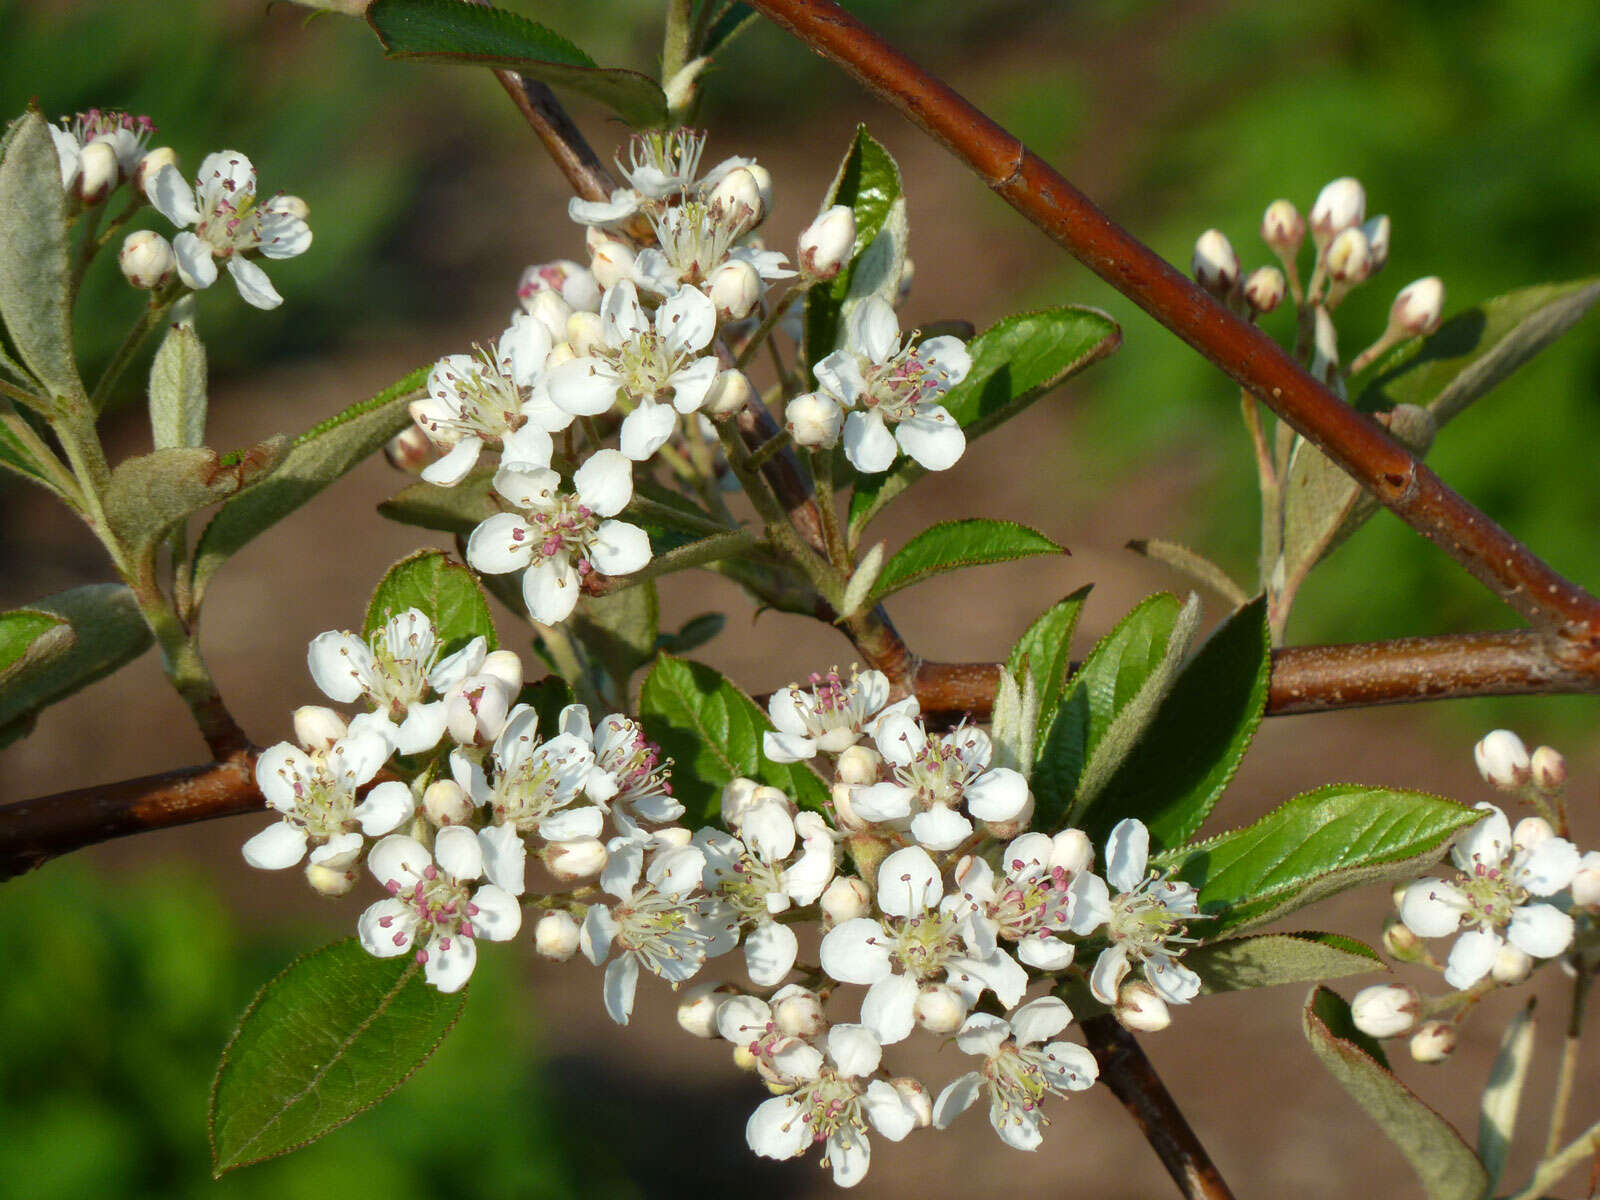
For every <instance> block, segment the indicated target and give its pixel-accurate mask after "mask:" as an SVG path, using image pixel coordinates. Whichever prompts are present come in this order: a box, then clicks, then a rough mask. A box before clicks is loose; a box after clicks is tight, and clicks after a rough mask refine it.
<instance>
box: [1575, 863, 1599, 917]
mask: <svg viewBox="0 0 1600 1200" xmlns="http://www.w3.org/2000/svg"><path fill="white" fill-rule="evenodd" d="M1569 886H1570V887H1571V889H1572V903H1573V904H1575V905H1576V906H1577V907H1579V908H1595V907H1597V906H1600V850H1591V851H1589V853H1587V854H1585V855H1584V856H1583V857H1582V858H1581V859H1579V860H1578V873H1577V874H1576V875H1574V876H1573V877H1572V883H1571V884H1570V885H1569Z"/></svg>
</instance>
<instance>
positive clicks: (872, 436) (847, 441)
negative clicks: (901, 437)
mask: <svg viewBox="0 0 1600 1200" xmlns="http://www.w3.org/2000/svg"><path fill="white" fill-rule="evenodd" d="M898 450H899V448H898V447H897V446H896V444H895V440H894V435H893V434H892V433H890V432H889V427H888V426H887V425H885V424H884V423H883V418H882V417H881V416H879V415H878V413H877V411H876V410H873V411H870V412H860V411H857V412H853V413H851V414H850V415H849V416H847V417H846V418H845V419H844V456H845V457H846V458H848V459H849V460H850V465H851V466H852V467H854V468H855V469H856V470H858V471H860V472H861V473H862V474H864V475H876V474H878V473H879V472H880V471H887V470H888V469H889V468H890V467H891V466H893V465H894V458H895V455H896V453H898Z"/></svg>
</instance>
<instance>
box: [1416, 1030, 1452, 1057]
mask: <svg viewBox="0 0 1600 1200" xmlns="http://www.w3.org/2000/svg"><path fill="white" fill-rule="evenodd" d="M1455 1048H1456V1027H1455V1026H1454V1025H1452V1024H1450V1022H1448V1021H1425V1022H1423V1024H1422V1028H1420V1029H1418V1030H1417V1031H1416V1033H1414V1034H1412V1035H1411V1057H1412V1058H1414V1059H1416V1060H1417V1061H1418V1062H1419V1063H1437V1062H1443V1061H1444V1060H1445V1059H1447V1058H1449V1057H1450V1053H1451V1051H1453V1050H1454V1049H1455Z"/></svg>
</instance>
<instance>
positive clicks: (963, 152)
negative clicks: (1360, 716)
mask: <svg viewBox="0 0 1600 1200" xmlns="http://www.w3.org/2000/svg"><path fill="white" fill-rule="evenodd" d="M752 4H753V5H754V7H755V8H757V9H759V10H760V11H761V12H763V13H765V14H766V15H767V16H768V17H770V18H771V19H772V20H774V21H776V22H777V23H778V24H779V25H781V26H783V27H784V28H786V29H788V30H789V31H790V32H791V33H793V34H794V35H795V36H796V37H798V38H799V39H800V40H801V41H803V42H804V43H805V44H806V45H808V46H810V47H811V48H812V49H813V50H816V51H817V52H819V53H821V54H822V55H824V56H825V57H827V58H830V59H832V60H833V61H834V62H836V63H838V64H839V65H841V66H843V67H844V68H845V69H846V70H847V71H849V72H850V73H851V74H853V75H854V76H855V77H856V78H857V79H859V80H861V82H863V83H865V84H866V85H867V86H868V87H870V88H872V90H873V91H875V92H877V93H878V95H880V96H881V97H883V98H884V99H885V100H886V101H888V102H889V103H890V104H892V105H894V106H895V107H896V108H898V109H899V110H900V111H901V112H902V113H903V114H905V115H906V116H907V117H909V118H910V119H911V120H912V121H914V122H916V123H917V124H918V125H920V126H921V127H922V128H923V129H924V130H925V131H926V132H927V133H929V134H931V135H932V136H933V137H934V138H935V139H937V140H938V141H939V142H941V143H943V144H944V145H945V147H946V148H948V149H949V150H950V151H951V152H952V153H953V154H955V155H956V156H957V157H958V158H960V159H961V160H962V161H963V162H965V163H966V164H967V165H968V166H970V167H971V168H972V169H973V170H974V171H976V172H977V173H978V175H979V177H980V178H982V179H983V181H984V182H985V183H987V184H988V185H989V186H990V187H991V188H993V189H994V190H995V191H996V192H998V193H999V194H1000V195H1001V196H1002V197H1003V198H1004V199H1005V200H1006V201H1007V202H1008V203H1009V204H1010V205H1011V206H1012V207H1013V208H1015V209H1016V210H1017V211H1018V212H1020V213H1021V214H1022V215H1023V216H1025V217H1027V218H1028V219H1029V220H1030V221H1032V222H1033V223H1034V224H1035V225H1037V226H1038V227H1039V228H1040V229H1042V230H1043V231H1044V232H1045V233H1046V234H1047V235H1048V236H1049V237H1050V238H1052V239H1053V240H1054V241H1055V242H1057V243H1058V244H1060V245H1061V246H1063V247H1064V248H1065V249H1067V250H1068V251H1070V252H1071V253H1072V254H1073V256H1074V257H1076V258H1078V259H1079V260H1080V261H1081V262H1083V263H1084V265H1085V266H1087V267H1089V268H1090V269H1091V270H1092V271H1094V272H1095V273H1096V274H1097V275H1099V276H1100V277H1101V278H1102V279H1104V280H1106V281H1107V282H1108V283H1110V284H1111V285H1112V286H1113V287H1115V288H1116V289H1117V290H1118V291H1119V292H1121V293H1122V294H1123V295H1125V296H1127V297H1128V298H1129V299H1130V300H1132V301H1133V302H1134V303H1136V304H1138V305H1139V307H1141V308H1143V309H1144V310H1145V311H1146V312H1148V313H1149V314H1150V315H1151V316H1153V317H1155V319H1156V320H1158V321H1160V322H1161V323H1162V324H1163V325H1165V326H1166V327H1167V328H1168V329H1170V330H1172V331H1173V332H1174V333H1176V334H1177V335H1178V336H1179V337H1181V338H1183V340H1184V341H1186V342H1188V343H1189V344H1190V345H1191V346H1193V347H1194V348H1195V349H1196V350H1198V351H1199V352H1200V353H1201V354H1203V355H1205V356H1206V357H1207V358H1209V359H1210V360H1211V361H1212V362H1214V363H1215V364H1216V365H1217V366H1219V367H1220V368H1222V370H1223V371H1225V372H1227V374H1229V375H1231V376H1232V377H1233V378H1234V379H1235V380H1237V381H1238V382H1239V383H1240V384H1241V385H1242V386H1243V387H1245V388H1246V389H1248V390H1249V391H1250V392H1251V393H1252V394H1254V395H1255V396H1257V397H1258V398H1259V399H1260V400H1261V401H1262V402H1263V403H1264V404H1266V405H1267V406H1268V407H1269V408H1271V409H1272V410H1273V411H1274V412H1276V413H1277V414H1278V415H1279V416H1280V417H1282V418H1283V419H1284V420H1285V421H1287V422H1288V423H1289V424H1290V425H1291V426H1293V427H1294V428H1295V429H1296V430H1298V431H1299V432H1300V433H1301V434H1302V435H1304V436H1305V437H1306V438H1308V439H1309V440H1310V441H1312V442H1313V443H1315V444H1316V445H1317V446H1318V447H1320V448H1321V449H1322V450H1323V451H1324V452H1325V453H1326V454H1327V455H1328V456H1329V457H1330V458H1332V459H1333V460H1334V461H1335V462H1336V463H1338V464H1339V466H1340V468H1342V469H1343V470H1344V471H1346V472H1347V473H1348V474H1349V475H1350V476H1351V477H1352V478H1353V479H1355V480H1356V481H1357V482H1359V483H1360V484H1361V485H1362V486H1363V487H1365V488H1366V489H1367V490H1368V491H1370V492H1371V493H1372V494H1373V496H1375V497H1376V498H1377V499H1378V500H1379V501H1381V502H1382V503H1383V504H1385V505H1387V506H1388V507H1389V508H1390V509H1392V510H1393V511H1394V512H1395V514H1396V515H1397V516H1399V517H1400V518H1401V520H1403V521H1405V522H1406V523H1407V524H1408V525H1410V526H1411V527H1412V528H1414V529H1416V530H1417V531H1418V532H1419V533H1421V534H1422V535H1423V536H1425V537H1427V538H1428V539H1430V540H1431V541H1433V542H1435V543H1436V544H1438V545H1439V546H1440V547H1441V548H1442V549H1444V550H1445V552H1446V553H1448V554H1449V555H1450V556H1451V557H1452V558H1454V559H1455V560H1456V561H1457V562H1458V563H1460V564H1461V565H1462V566H1463V567H1465V568H1466V569H1467V570H1468V571H1469V572H1471V573H1472V575H1473V576H1475V577H1476V578H1477V579H1478V580H1479V581H1480V582H1481V583H1483V584H1484V585H1485V586H1486V587H1488V588H1489V589H1490V590H1492V591H1493V592H1494V593H1495V595H1496V596H1498V597H1499V598H1500V599H1501V600H1503V601H1504V602H1505V603H1506V604H1508V605H1510V606H1511V607H1512V608H1513V609H1515V610H1516V611H1517V612H1518V613H1519V614H1521V615H1522V616H1523V617H1524V618H1525V619H1526V620H1527V621H1528V622H1529V623H1530V624H1532V625H1533V626H1534V627H1535V628H1536V629H1540V630H1544V631H1550V632H1552V633H1554V634H1556V635H1558V637H1557V639H1556V642H1555V644H1554V645H1553V646H1552V652H1553V653H1554V654H1555V655H1556V656H1557V657H1558V658H1560V659H1562V660H1563V661H1564V662H1566V663H1568V664H1569V665H1571V666H1572V667H1573V668H1574V669H1576V670H1580V671H1586V672H1594V673H1597V674H1600V601H1597V600H1596V599H1595V598H1594V597H1592V596H1590V595H1589V594H1588V593H1587V592H1585V591H1584V590H1583V589H1582V588H1579V587H1577V586H1576V585H1574V584H1572V583H1570V582H1568V581H1567V580H1566V579H1564V578H1562V577H1561V576H1560V575H1559V574H1557V573H1556V572H1555V571H1554V570H1552V569H1551V568H1550V567H1549V566H1547V565H1546V564H1545V563H1544V562H1542V561H1541V560H1540V559H1539V558H1538V557H1536V556H1535V555H1534V554H1532V553H1531V552H1530V551H1529V550H1528V549H1527V548H1526V547H1525V546H1523V545H1522V544H1521V543H1520V542H1518V541H1517V540H1516V539H1515V538H1513V537H1511V536H1510V535H1509V534H1508V533H1506V531H1505V530H1503V529H1501V528H1500V527H1499V526H1498V525H1496V524H1495V523H1494V522H1493V521H1491V520H1489V518H1488V517H1486V516H1484V515H1483V514H1482V513H1480V512H1479V511H1478V510H1477V509H1475V508H1473V507H1472V505H1470V504H1468V503H1467V502H1466V501H1465V500H1463V499H1462V498H1461V497H1460V496H1458V495H1457V494H1456V493H1455V492H1453V491H1451V490H1450V489H1449V488H1448V487H1446V486H1445V484H1444V483H1443V481H1442V480H1440V479H1439V477H1438V476H1437V475H1435V474H1434V473H1433V472H1432V471H1431V470H1429V469H1428V468H1427V467H1425V466H1423V465H1422V464H1421V463H1419V462H1418V461H1417V460H1416V459H1415V458H1414V457H1413V456H1412V455H1411V453H1410V452H1409V451H1407V450H1406V449H1405V448H1404V447H1403V446H1401V445H1400V444H1399V443H1398V442H1396V441H1395V440H1394V439H1392V438H1391V437H1389V435H1388V434H1387V433H1385V432H1384V431H1383V430H1382V429H1380V428H1379V427H1378V426H1377V425H1376V424H1375V423H1373V422H1372V421H1370V420H1369V419H1368V418H1366V417H1365V416H1363V415H1362V414H1360V413H1358V412H1356V411H1355V410H1354V409H1352V408H1351V407H1350V406H1349V405H1347V404H1345V403H1344V402H1342V401H1341V400H1340V399H1339V398H1338V397H1337V396H1335V395H1334V394H1333V393H1332V392H1330V391H1329V390H1328V389H1327V388H1325V387H1323V386H1322V385H1321V384H1319V383H1318V382H1317V381H1316V380H1314V379H1312V378H1311V376H1310V375H1308V374H1306V372H1305V371H1303V370H1302V369H1301V368H1300V366H1299V365H1298V364H1297V363H1296V362H1295V361H1294V360H1293V359H1292V358H1291V357H1290V356H1289V355H1288V354H1287V353H1286V352H1285V351H1284V350H1283V349H1282V348H1281V347H1279V346H1278V344H1277V343H1276V342H1274V341H1272V340H1271V339H1270V338H1268V337H1267V336H1266V335H1265V334H1263V333H1261V332H1260V331H1259V330H1257V329H1255V328H1254V327H1252V326H1251V325H1249V324H1247V323H1246V322H1244V321H1242V320H1240V319H1239V318H1238V317H1236V316H1234V315H1233V314H1232V313H1230V312H1229V311H1228V310H1227V309H1226V308H1224V307H1223V306H1222V305H1221V304H1219V303H1217V302H1216V301H1215V300H1213V299H1212V298H1211V297H1210V296H1208V295H1207V294H1206V293H1205V292H1203V291H1201V290H1200V289H1199V288H1198V287H1196V286H1195V285H1194V284H1192V283H1191V282H1190V281H1189V280H1188V279H1186V278H1185V277H1184V276H1183V275H1182V274H1181V273H1180V272H1178V271H1177V270H1175V269H1174V268H1173V267H1172V266H1170V265H1169V264H1168V263H1167V262H1165V261H1164V260H1163V259H1162V258H1161V257H1160V256H1159V255H1157V254H1156V253H1155V252H1154V251H1152V250H1151V249H1150V248H1149V247H1148V246H1145V245H1144V244H1143V243H1142V242H1140V241H1139V240H1138V239H1137V238H1135V237H1133V236H1132V235H1131V234H1129V233H1128V232H1127V231H1126V230H1124V229H1123V228H1122V227H1121V226H1119V225H1118V224H1117V223H1116V222H1115V221H1113V220H1111V218H1110V217H1108V216H1107V215H1106V214H1105V213H1103V212H1101V211H1100V210H1099V209H1098V208H1096V207H1095V205H1094V204H1093V203H1092V202H1091V201H1090V200H1089V199H1088V198H1087V197H1086V196H1084V195H1083V193H1081V192H1079V191H1078V190H1077V189H1076V188H1074V187H1073V186H1072V185H1071V184H1070V183H1068V182H1067V180H1066V179H1064V178H1063V177H1062V176H1061V175H1059V174H1058V173H1057V172H1056V171H1054V170H1053V169H1051V168H1050V167H1049V166H1048V165H1047V164H1045V163H1044V162H1043V161H1042V160H1041V159H1039V158H1038V157H1037V156H1036V155H1034V154H1033V153H1032V152H1031V151H1029V150H1028V149H1027V147H1026V146H1024V145H1023V144H1022V143H1021V142H1020V141H1018V140H1017V139H1016V138H1015V137H1013V136H1012V135H1011V134H1010V133H1007V132H1006V131H1005V130H1004V129H1002V128H1001V127H1000V126H999V125H997V124H996V123H995V122H994V121H992V120H990V119H989V118H988V117H987V116H985V115H984V114H983V113H982V112H980V111H979V110H978V109H977V108H975V107H974V106H973V105H972V104H970V103H969V102H968V101H966V100H965V99H963V98H962V97H961V96H960V95H959V94H957V93H956V92H955V91H954V90H953V89H951V88H950V87H949V86H948V85H946V84H945V83H943V82H941V81H940V80H938V79H936V78H934V77H933V76H931V75H929V74H928V73H927V72H926V71H923V70H922V69H921V68H920V67H918V66H917V65H916V64H915V63H913V62H912V61H911V60H910V59H908V58H906V57H905V56H904V55H902V54H901V53H900V52H899V51H897V50H895V49H894V48H893V47H892V46H890V45H889V44H888V43H886V42H885V41H883V40H882V39H881V38H879V37H878V36H877V35H876V34H874V33H873V32H872V31H871V30H869V29H868V28H867V27H866V26H864V25H862V24H861V23H860V22H859V21H857V20H855V18H853V17H851V16H850V15H849V14H848V13H846V12H845V11H844V10H843V9H841V8H840V7H839V6H838V5H837V4H833V3H830V2H829V0H752Z"/></svg>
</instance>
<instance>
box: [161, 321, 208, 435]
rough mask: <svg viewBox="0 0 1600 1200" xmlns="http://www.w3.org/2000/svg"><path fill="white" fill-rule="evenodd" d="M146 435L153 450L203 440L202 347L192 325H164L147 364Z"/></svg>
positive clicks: (204, 422)
mask: <svg viewBox="0 0 1600 1200" xmlns="http://www.w3.org/2000/svg"><path fill="white" fill-rule="evenodd" d="M150 432H151V434H152V435H153V437H154V441H155V447H156V449H157V450H170V449H173V448H187V447H192V446H199V445H202V444H203V443H204V442H205V440H206V348H205V345H204V343H202V342H201V341H200V337H199V335H198V334H196V333H195V331H194V326H192V325H185V324H174V325H170V326H168V328H167V335H166V337H164V338H162V339H161V346H160V348H159V349H158V350H157V351H156V357H155V361H154V362H152V363H151V364H150Z"/></svg>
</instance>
